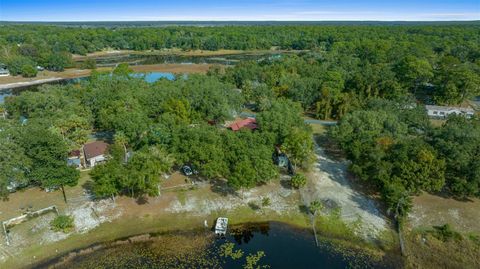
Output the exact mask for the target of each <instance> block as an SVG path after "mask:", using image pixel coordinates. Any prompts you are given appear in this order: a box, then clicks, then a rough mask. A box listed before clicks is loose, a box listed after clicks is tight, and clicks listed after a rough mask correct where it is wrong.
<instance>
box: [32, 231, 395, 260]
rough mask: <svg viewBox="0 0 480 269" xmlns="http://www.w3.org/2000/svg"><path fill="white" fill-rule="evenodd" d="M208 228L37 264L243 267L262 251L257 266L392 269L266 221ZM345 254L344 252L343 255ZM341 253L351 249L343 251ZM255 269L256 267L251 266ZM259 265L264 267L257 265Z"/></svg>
mask: <svg viewBox="0 0 480 269" xmlns="http://www.w3.org/2000/svg"><path fill="white" fill-rule="evenodd" d="M212 234H213V233H212V232H211V231H196V232H192V233H185V232H183V233H181V232H180V233H178V234H176V235H172V234H170V235H156V237H154V239H153V240H150V241H148V242H145V241H144V242H138V241H137V242H135V243H132V242H128V241H124V242H127V243H124V244H115V243H110V245H104V247H103V248H98V249H97V248H96V250H92V251H85V252H86V253H88V254H85V255H78V256H71V257H73V258H71V259H69V260H68V261H67V262H63V263H59V261H61V260H62V258H57V259H55V260H52V261H49V262H47V263H45V264H43V265H40V266H39V267H38V268H47V267H48V266H52V265H55V268H112V267H114V268H229V269H230V268H232V269H235V268H238V269H240V268H244V265H245V263H246V257H247V256H249V255H255V254H258V253H259V251H263V252H264V254H265V256H264V257H262V258H261V259H260V261H259V262H258V264H257V265H261V266H263V265H268V266H270V267H269V268H280V269H283V268H285V269H291V268H298V269H302V268H306V269H307V268H308V269H310V268H332V269H334V268H350V267H355V268H395V266H393V265H392V264H390V265H387V264H386V263H385V262H374V261H372V260H371V259H369V258H368V257H366V256H362V255H360V254H355V253H353V252H348V251H345V250H344V251H342V252H340V251H337V250H335V248H334V247H333V246H332V245H331V244H329V243H326V242H323V243H320V246H316V244H315V240H314V237H313V234H312V233H311V232H310V231H308V230H302V229H297V228H293V227H291V226H288V225H286V224H282V223H277V222H270V223H261V224H247V225H241V226H236V227H232V228H231V229H230V231H229V234H228V235H227V236H226V238H224V239H218V238H215V237H214V236H213V235H212ZM227 244H230V246H231V247H232V246H233V249H232V250H233V252H237V251H239V250H240V251H241V252H242V253H243V255H242V256H241V257H238V258H237V259H234V258H232V256H229V255H227V256H225V255H222V253H226V252H225V250H224V248H223V247H224V246H226V245H227ZM342 253H343V254H342ZM345 253H350V254H348V255H346V254H345ZM254 268H257V267H254ZM261 268H263V267H261Z"/></svg>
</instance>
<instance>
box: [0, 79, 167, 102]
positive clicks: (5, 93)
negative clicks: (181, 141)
mask: <svg viewBox="0 0 480 269" xmlns="http://www.w3.org/2000/svg"><path fill="white" fill-rule="evenodd" d="M132 77H137V78H143V79H144V80H145V81H146V82H148V83H154V82H156V81H158V80H160V79H168V80H174V79H175V75H174V74H173V73H169V72H147V73H134V74H132ZM88 79H89V77H82V78H73V79H64V80H61V81H54V82H47V83H43V84H37V85H32V86H25V87H18V88H15V89H6V90H0V104H2V103H3V102H4V101H5V97H7V96H11V95H18V94H20V93H21V92H23V91H36V90H38V87H39V86H41V85H45V84H51V85H55V84H60V85H65V84H76V83H80V82H82V81H85V80H88Z"/></svg>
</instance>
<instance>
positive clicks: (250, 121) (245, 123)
mask: <svg viewBox="0 0 480 269" xmlns="http://www.w3.org/2000/svg"><path fill="white" fill-rule="evenodd" d="M228 128H230V129H232V130H233V131H238V130H240V129H241V128H248V129H250V130H255V129H257V128H258V126H257V120H256V119H254V118H246V119H243V120H237V121H234V122H233V123H232V124H230V126H228Z"/></svg>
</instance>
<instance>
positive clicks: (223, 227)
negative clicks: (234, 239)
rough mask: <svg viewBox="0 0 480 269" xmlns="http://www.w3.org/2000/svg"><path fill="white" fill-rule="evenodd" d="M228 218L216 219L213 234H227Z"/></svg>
mask: <svg viewBox="0 0 480 269" xmlns="http://www.w3.org/2000/svg"><path fill="white" fill-rule="evenodd" d="M227 226H228V218H218V219H217V223H216V224H215V234H216V235H219V236H225V235H226V234H227Z"/></svg>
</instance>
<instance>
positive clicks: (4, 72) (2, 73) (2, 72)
mask: <svg viewBox="0 0 480 269" xmlns="http://www.w3.org/2000/svg"><path fill="white" fill-rule="evenodd" d="M6 76H10V72H9V71H8V69H7V68H6V67H5V66H4V65H2V64H0V77H6Z"/></svg>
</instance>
